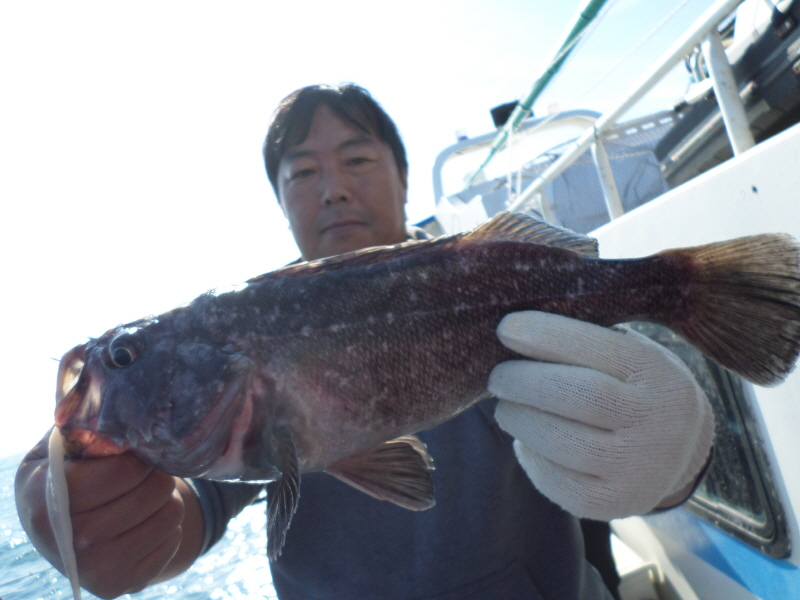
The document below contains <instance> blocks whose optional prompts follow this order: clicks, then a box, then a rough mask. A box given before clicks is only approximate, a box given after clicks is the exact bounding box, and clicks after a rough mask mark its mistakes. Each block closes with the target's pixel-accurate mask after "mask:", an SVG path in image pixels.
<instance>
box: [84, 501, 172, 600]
mask: <svg viewBox="0 0 800 600" xmlns="http://www.w3.org/2000/svg"><path fill="white" fill-rule="evenodd" d="M183 514H184V510H183V502H182V501H181V499H180V495H179V494H177V492H176V493H175V494H174V495H173V496H172V498H171V501H170V502H167V503H166V504H164V505H163V506H162V507H161V508H160V509H159V510H157V511H156V512H155V513H153V514H152V515H151V516H150V517H149V518H147V519H146V520H145V521H143V522H142V523H140V524H139V525H138V526H136V527H134V528H132V529H129V530H127V531H125V532H124V533H122V534H121V535H119V536H117V537H115V538H114V539H112V540H103V541H100V542H98V543H96V544H93V545H91V546H90V547H88V548H86V549H85V550H83V551H82V552H80V553H79V555H78V567H79V570H80V571H81V573H82V579H83V578H85V579H86V580H88V581H96V582H102V583H101V585H104V584H105V583H107V582H109V581H111V580H113V579H114V577H117V578H119V579H120V581H119V582H118V583H119V584H120V586H121V587H120V588H119V591H120V592H121V593H125V591H126V590H128V589H129V588H131V587H139V586H142V587H144V586H146V585H147V584H148V583H149V582H150V581H152V579H153V578H154V577H156V576H157V575H158V574H159V573H160V572H161V571H162V570H163V568H164V566H166V564H167V563H168V562H169V560H170V559H171V558H172V556H173V554H174V553H169V552H167V551H166V550H165V544H166V546H170V547H172V548H175V549H176V547H175V540H176V538H180V535H181V530H180V527H181V523H182V520H183ZM147 569H150V571H148V572H145V571H147ZM121 574H124V577H120V575H121ZM111 583H112V584H113V581H111ZM139 589H140V588H139Z"/></svg>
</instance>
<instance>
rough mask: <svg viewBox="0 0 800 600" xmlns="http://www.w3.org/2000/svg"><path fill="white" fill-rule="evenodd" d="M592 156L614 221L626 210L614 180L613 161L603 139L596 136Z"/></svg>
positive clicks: (609, 213)
mask: <svg viewBox="0 0 800 600" xmlns="http://www.w3.org/2000/svg"><path fill="white" fill-rule="evenodd" d="M592 158H593V159H594V165H595V167H597V176H598V177H599V178H600V188H601V189H602V190H603V198H605V200H606V209H607V210H608V218H609V219H611V220H612V221H613V220H614V219H616V218H617V217H621V216H622V214H623V213H624V212H625V209H623V208H622V201H621V200H620V198H619V190H618V189H617V183H616V181H614V172H613V171H612V170H611V161H609V160H608V153H607V152H606V147H605V145H604V144H603V140H601V139H600V138H599V137H595V140H594V143H593V144H592Z"/></svg>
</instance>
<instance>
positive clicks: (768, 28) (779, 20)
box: [420, 0, 800, 600]
mask: <svg viewBox="0 0 800 600" xmlns="http://www.w3.org/2000/svg"><path fill="white" fill-rule="evenodd" d="M565 47H567V45H566V44H565ZM557 58H563V56H559V57H557ZM682 62H683V63H685V64H686V66H687V78H688V80H689V83H690V85H689V86H688V88H687V93H686V95H685V97H684V98H683V99H682V100H681V101H680V102H679V103H678V104H677V105H675V106H674V107H672V108H671V109H669V110H664V111H663V112H659V113H655V114H650V115H646V116H643V117H640V118H637V119H635V120H628V121H625V122H621V121H620V119H621V118H622V117H623V116H624V115H625V114H626V113H627V111H629V109H630V108H631V106H633V105H634V104H635V103H636V101H637V100H638V99H640V98H641V97H642V96H643V95H644V94H645V93H646V92H647V91H648V90H649V89H651V88H652V87H653V86H654V85H656V84H657V83H658V81H659V80H660V79H661V78H662V77H663V76H664V74H665V73H667V72H668V71H669V70H670V69H672V68H673V67H674V66H675V65H679V64H680V63H682ZM567 66H568V65H567ZM651 67H652V68H651V69H650V70H649V71H648V72H645V73H643V74H642V76H641V79H640V80H639V81H638V83H637V84H636V85H635V86H633V87H632V88H631V90H630V91H629V92H628V93H627V94H626V95H625V96H622V97H620V98H619V103H618V104H617V105H616V107H615V108H613V109H612V110H610V111H607V112H606V113H604V114H599V113H596V112H592V111H588V110H574V111H567V112H563V113H557V114H553V115H549V114H548V115H546V116H543V117H534V116H531V115H530V113H529V109H530V104H528V106H527V107H522V105H523V104H524V102H519V103H517V104H516V105H512V106H510V107H500V108H501V110H498V111H496V112H498V113H502V112H505V113H506V115H505V117H507V116H508V115H507V113H508V112H509V110H511V111H512V115H514V114H516V115H517V121H518V122H517V123H516V124H514V125H513V126H509V125H508V123H509V121H507V120H506V121H503V119H502V118H501V119H500V120H499V122H498V123H497V125H498V126H499V127H500V130H499V132H498V131H494V132H488V133H486V134H485V135H481V136H477V137H474V138H469V139H461V140H459V141H458V142H457V143H455V144H454V145H452V146H450V147H448V148H446V149H444V150H443V151H442V152H441V153H440V155H439V157H438V158H437V160H436V163H435V165H434V169H433V189H434V195H435V199H436V202H437V205H436V211H435V214H434V215H433V216H431V217H430V218H429V219H426V220H425V221H423V222H422V223H420V226H422V227H423V228H425V229H426V230H428V231H429V232H430V233H432V234H434V235H437V234H452V233H456V232H459V231H465V230H468V229H470V228H472V227H474V226H475V225H476V224H478V223H480V222H482V221H485V220H486V219H487V218H489V217H491V216H492V215H493V214H495V213H497V212H498V211H500V210H516V211H527V212H531V213H534V214H536V215H538V216H540V217H542V218H544V219H545V220H547V221H549V222H552V223H554V224H557V225H561V226H565V227H569V228H571V229H575V230H577V231H580V232H582V233H588V234H589V235H591V236H593V237H596V238H597V239H598V240H599V242H600V255H601V257H603V258H627V257H639V256H645V255H648V254H652V253H654V252H658V251H660V250H664V249H667V248H674V247H680V246H694V245H699V244H704V243H708V242H712V241H719V240H724V239H730V238H735V237H740V236H746V235H752V234H758V233H766V232H787V233H790V234H792V235H794V236H795V237H798V238H800V208H799V207H798V205H797V204H798V200H800V192H798V190H800V123H798V121H800V2H793V1H783V2H777V3H774V2H770V1H766V0H745V1H742V0H718V1H717V2H715V3H714V4H713V5H711V6H710V7H709V8H708V10H707V11H706V12H705V13H704V14H703V15H702V16H701V17H700V18H699V19H698V20H697V21H696V22H695V23H694V25H693V26H692V27H691V28H690V29H689V30H687V31H686V32H685V34H684V35H682V36H681V38H680V39H678V40H676V41H675V42H674V44H673V46H672V47H671V48H670V49H669V50H668V51H667V52H666V53H665V54H664V55H663V56H662V57H661V59H660V60H659V61H658V62H657V64H653V65H651ZM514 106H516V107H514ZM520 107H522V108H521V109H520ZM526 111H527V114H524V113H526ZM520 115H521V116H520ZM501 138H504V139H502V141H500V140H501ZM495 154H498V155H499V154H504V155H505V157H504V158H503V159H502V160H496V161H495V168H494V170H492V169H491V168H490V167H491V166H492V161H491V160H490V159H491V156H492V155H495ZM512 155H513V156H512ZM487 156H488V158H487ZM514 156H515V157H516V159H514V158H513V157H514ZM499 163H502V165H501V166H497V164H499ZM631 326H632V327H634V328H636V329H638V330H639V331H641V332H643V333H645V334H646V335H648V336H650V337H652V338H654V339H656V340H657V341H659V342H660V343H662V344H664V345H665V346H667V347H668V348H670V349H671V350H672V351H673V352H675V353H676V354H677V355H678V356H680V357H681V358H682V359H683V360H684V362H686V364H687V365H688V366H689V367H690V369H691V370H692V371H693V372H694V374H695V376H696V378H697V380H698V382H700V384H701V385H702V386H703V388H704V390H705V392H706V395H707V396H708V398H709V400H710V402H711V403H712V406H713V407H714V410H715V415H716V427H717V430H716V441H715V451H714V454H713V459H712V462H711V464H710V467H709V469H708V471H707V473H706V475H705V477H704V479H703V480H702V483H701V484H700V486H699V487H698V489H697V490H696V491H695V492H694V494H693V495H692V496H691V498H690V499H689V500H688V501H687V502H686V503H684V504H683V505H681V506H680V507H678V508H675V509H672V510H668V511H665V512H660V513H657V514H650V515H645V516H637V517H631V518H627V519H621V520H617V521H614V522H612V524H611V526H612V529H613V532H614V550H615V557H616V559H617V567H618V570H619V572H620V575H621V577H622V583H621V585H620V594H621V597H622V598H623V600H644V599H654V600H656V599H657V600H709V599H710V600H717V599H718V600H723V599H724V600H739V599H741V600H751V599H756V598H760V599H762V600H778V599H780V600H786V599H790V598H800V552H798V548H800V435H798V433H797V429H798V427H800V370H796V371H795V372H794V373H793V374H791V375H790V376H789V377H788V378H787V380H786V381H785V382H784V383H782V384H781V385H779V386H777V387H773V388H762V387H758V386H755V385H752V384H750V383H748V382H746V381H744V380H742V379H740V378H739V377H738V376H736V375H733V374H732V373H730V372H728V371H726V370H725V369H722V368H720V367H718V366H716V365H715V364H713V363H711V362H710V361H709V360H707V359H705V358H704V357H703V356H702V355H700V354H699V353H698V352H697V351H696V350H694V349H693V348H692V347H691V346H689V345H688V344H687V343H686V342H684V341H683V340H682V339H680V338H679V337H678V336H676V335H674V334H672V333H671V332H669V331H668V330H666V329H664V328H660V327H658V326H655V325H650V324H644V323H634V324H631Z"/></svg>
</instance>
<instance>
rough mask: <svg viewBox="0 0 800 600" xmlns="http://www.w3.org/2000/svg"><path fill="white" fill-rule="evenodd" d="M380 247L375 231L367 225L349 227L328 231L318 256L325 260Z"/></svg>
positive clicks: (323, 236) (323, 237) (323, 238)
mask: <svg viewBox="0 0 800 600" xmlns="http://www.w3.org/2000/svg"><path fill="white" fill-rule="evenodd" d="M379 245H381V244H380V243H379V242H378V241H377V240H376V237H375V235H374V233H373V231H372V230H371V229H370V228H369V227H367V226H366V225H347V226H343V227H337V228H336V229H335V230H328V231H326V232H325V233H324V234H323V235H322V240H321V243H320V245H319V251H318V253H317V254H318V255H319V258H324V257H327V256H335V255H337V254H345V253H346V252H353V251H354V250H361V249H362V248H369V247H371V246H379Z"/></svg>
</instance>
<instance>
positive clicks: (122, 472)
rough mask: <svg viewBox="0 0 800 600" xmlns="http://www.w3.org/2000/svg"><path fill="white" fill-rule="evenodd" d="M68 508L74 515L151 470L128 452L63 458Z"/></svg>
mask: <svg viewBox="0 0 800 600" xmlns="http://www.w3.org/2000/svg"><path fill="white" fill-rule="evenodd" d="M64 470H65V471H66V475H67V486H68V488H69V505H70V512H71V513H72V514H73V515H75V514H77V513H81V512H84V511H87V510H91V509H93V508H96V507H98V506H102V505H103V504H106V503H107V502H110V501H112V500H114V499H115V498H118V497H119V496H122V495H124V494H126V493H127V492H129V491H131V490H132V489H133V488H135V487H136V486H138V485H139V484H140V483H141V482H142V481H144V480H145V478H146V477H147V476H148V475H149V474H150V473H151V472H152V471H153V467H151V466H149V465H146V464H145V463H143V462H142V461H141V460H139V459H138V458H136V457H135V456H134V455H133V454H131V453H130V452H125V453H123V454H118V455H115V456H107V457H103V458H92V459H87V460H67V461H65V462H64Z"/></svg>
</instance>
